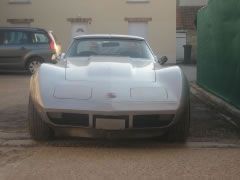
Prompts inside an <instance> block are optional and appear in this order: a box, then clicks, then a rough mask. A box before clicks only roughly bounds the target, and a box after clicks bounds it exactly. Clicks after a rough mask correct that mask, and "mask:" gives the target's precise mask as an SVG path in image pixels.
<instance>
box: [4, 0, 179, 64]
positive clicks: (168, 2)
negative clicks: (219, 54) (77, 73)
mask: <svg viewBox="0 0 240 180" xmlns="http://www.w3.org/2000/svg"><path fill="white" fill-rule="evenodd" d="M30 2H31V3H29V4H9V0H1V1H0V26H11V24H10V23H8V22H7V19H25V18H27V19H34V21H33V22H32V23H31V26H32V27H42V28H45V29H47V30H53V31H54V33H55V35H56V36H57V37H58V39H59V41H60V42H61V44H62V46H63V50H64V51H65V50H66V48H67V46H68V44H69V42H70V39H71V22H69V21H67V18H79V17H81V18H91V19H92V21H91V23H90V24H89V25H88V32H89V33H91V34H92V33H117V34H128V22H127V21H126V20H125V18H135V17H136V18H152V20H151V21H149V22H148V35H147V36H148V42H149V44H150V45H151V47H152V48H153V51H154V52H155V54H157V55H166V56H168V58H169V63H175V62H176V1H174V0H149V1H148V2H142V3H136V2H135V3H130V2H128V1H127V0H69V1H66V0H31V1H30Z"/></svg>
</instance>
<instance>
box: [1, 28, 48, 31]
mask: <svg viewBox="0 0 240 180" xmlns="http://www.w3.org/2000/svg"><path fill="white" fill-rule="evenodd" d="M0 30H27V31H46V30H45V29H42V28H35V27H0Z"/></svg>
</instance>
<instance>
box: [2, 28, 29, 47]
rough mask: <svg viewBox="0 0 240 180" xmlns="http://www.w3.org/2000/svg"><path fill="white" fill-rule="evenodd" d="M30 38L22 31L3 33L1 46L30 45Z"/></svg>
mask: <svg viewBox="0 0 240 180" xmlns="http://www.w3.org/2000/svg"><path fill="white" fill-rule="evenodd" d="M31 43H32V41H31V38H30V35H29V33H28V32H24V31H5V32H4V35H3V44H5V45H17V44H31Z"/></svg>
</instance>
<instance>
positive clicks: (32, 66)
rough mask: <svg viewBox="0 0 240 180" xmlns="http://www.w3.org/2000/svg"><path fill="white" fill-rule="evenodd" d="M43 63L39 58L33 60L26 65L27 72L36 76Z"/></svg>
mask: <svg viewBox="0 0 240 180" xmlns="http://www.w3.org/2000/svg"><path fill="white" fill-rule="evenodd" d="M42 62H43V60H42V59H41V58H38V57H33V58H31V59H30V60H29V61H28V63H27V65H26V69H27V71H28V72H29V73H30V74H34V73H35V72H36V71H37V69H38V68H39V67H40V65H41V64H42Z"/></svg>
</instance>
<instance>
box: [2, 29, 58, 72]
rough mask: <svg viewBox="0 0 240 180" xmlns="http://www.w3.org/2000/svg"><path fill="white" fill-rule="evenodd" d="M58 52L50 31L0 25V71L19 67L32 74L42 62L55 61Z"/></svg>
mask: <svg viewBox="0 0 240 180" xmlns="http://www.w3.org/2000/svg"><path fill="white" fill-rule="evenodd" d="M59 53H60V48H59V45H58V44H57V42H56V38H55V37H54V35H53V33H52V32H51V31H46V30H44V29H40V28H29V27H2V28H1V27H0V71H1V70H9V69H14V70H16V69H21V70H27V71H29V72H30V73H31V74H33V73H34V72H35V71H36V69H37V68H38V67H39V66H40V64H42V63H44V62H46V63H56V57H57V56H58V55H59Z"/></svg>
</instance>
